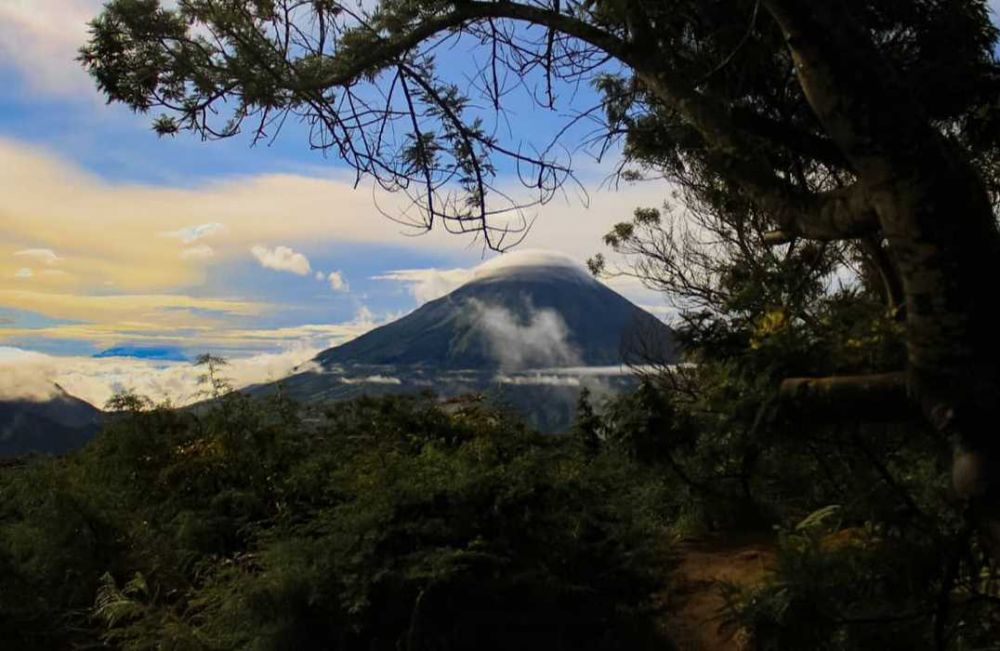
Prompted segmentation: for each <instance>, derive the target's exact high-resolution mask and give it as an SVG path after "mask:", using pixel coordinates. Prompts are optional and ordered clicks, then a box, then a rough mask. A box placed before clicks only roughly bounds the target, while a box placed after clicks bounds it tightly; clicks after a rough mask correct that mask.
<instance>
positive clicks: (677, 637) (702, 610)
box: [661, 535, 775, 651]
mask: <svg viewBox="0 0 1000 651" xmlns="http://www.w3.org/2000/svg"><path fill="white" fill-rule="evenodd" d="M675 560H676V563H677V565H676V567H675V568H674V569H673V571H672V572H671V577H670V580H669V583H668V585H667V587H666V589H665V590H664V592H663V593H662V595H661V599H662V601H661V603H662V605H663V606H664V608H665V610H666V613H667V617H666V625H667V630H668V631H669V634H670V637H671V638H672V639H673V641H674V642H675V644H676V645H677V649H678V651H748V650H749V649H751V648H752V646H751V640H750V639H749V636H748V635H747V634H746V632H745V631H742V630H740V629H739V628H738V627H736V626H735V625H734V624H733V623H732V622H729V621H727V618H726V613H725V599H724V597H723V591H722V588H721V586H722V584H724V583H730V584H735V585H739V586H751V585H753V584H756V583H759V582H760V581H762V580H763V579H764V578H766V577H767V575H768V574H769V573H770V572H771V570H772V568H773V567H774V563H775V549H774V543H773V541H771V540H770V539H768V538H766V537H764V536H746V535H744V536H727V537H725V538H721V537H720V538H708V539H699V540H689V541H685V542H682V543H680V544H679V545H678V547H677V550H676V559H675Z"/></svg>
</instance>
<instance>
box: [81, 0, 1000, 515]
mask: <svg viewBox="0 0 1000 651" xmlns="http://www.w3.org/2000/svg"><path fill="white" fill-rule="evenodd" d="M996 36H997V33H996V30H995V29H994V27H993V26H992V25H991V23H990V20H989V16H988V8H987V3H986V2H985V1H984V0H878V1H874V0H831V1H829V2H823V3H816V2H810V1H807V0H715V1H712V2H705V1H704V0H674V1H671V2H660V3H653V2H647V1H645V0H619V1H615V2H612V1H610V0H587V1H586V2H576V1H574V0H567V1H565V2H563V1H562V0H526V1H523V2H508V1H506V0H499V1H493V0H457V1H454V2H450V1H446V0H383V1H382V2H381V3H379V4H378V6H377V7H376V8H374V9H373V10H370V11H368V10H364V9H360V8H358V7H356V6H354V5H353V4H338V3H336V2H334V1H333V0H315V1H312V2H303V1H299V0H243V1H237V0H181V1H180V2H179V3H178V6H177V8H176V9H164V8H162V7H160V6H159V3H158V2H157V1H156V0H112V1H111V2H109V3H108V4H107V6H106V7H105V10H104V12H103V13H102V14H101V15H100V16H99V17H98V18H97V19H96V20H95V21H94V22H93V23H92V33H91V40H90V42H89V44H87V45H86V46H85V48H84V49H83V51H82V54H81V57H82V60H83V63H84V65H85V66H86V67H87V68H88V70H89V71H90V72H91V74H92V75H93V76H94V78H95V79H96V81H97V83H98V85H99V86H100V88H101V89H102V90H103V91H104V92H105V93H106V95H107V96H108V99H109V100H110V101H119V102H123V103H125V104H127V105H129V106H131V107H132V108H133V109H135V110H138V111H143V112H148V111H151V110H154V109H157V110H162V111H164V112H163V113H162V114H161V115H159V116H158V117H156V118H155V122H154V126H155V128H156V129H157V131H159V132H160V133H162V134H172V133H176V132H178V131H181V130H188V131H192V132H194V133H196V134H198V135H200V136H202V137H205V138H218V137H230V136H233V135H235V134H237V133H239V132H240V130H241V129H242V128H244V127H245V126H247V125H251V124H252V130H253V137H254V139H255V140H257V139H261V138H270V137H273V136H274V135H275V134H276V131H277V130H278V129H279V128H280V125H281V124H283V121H284V120H285V119H286V118H287V117H289V116H297V117H299V118H301V119H303V120H304V121H306V123H307V124H308V126H309V127H310V145H311V146H313V147H316V148H320V149H323V150H332V151H334V152H335V153H337V154H338V155H340V156H341V157H343V158H344V159H345V160H346V161H347V162H348V163H349V164H351V165H353V166H354V167H355V169H357V170H358V174H359V178H360V175H369V176H371V177H373V178H374V179H375V180H376V181H377V182H378V183H380V184H381V185H383V187H386V188H388V189H398V190H404V191H406V192H408V193H409V195H410V197H411V198H412V200H413V205H414V206H416V207H417V208H419V211H420V212H419V215H420V217H419V218H418V219H417V223H418V225H420V226H422V227H426V228H430V227H431V226H432V225H433V224H434V223H435V222H436V221H437V222H443V223H444V224H445V226H446V227H448V228H454V229H456V230H459V231H466V232H467V231H474V232H478V233H480V234H481V235H482V236H483V237H484V238H485V243H486V245H487V246H490V247H493V248H504V247H505V246H508V245H509V244H510V243H511V242H510V240H509V239H507V238H508V236H509V235H511V234H512V233H516V232H519V231H523V222H519V221H517V220H516V219H515V220H514V221H513V222H512V221H511V220H510V219H509V216H510V215H514V216H515V217H517V216H520V215H522V213H521V212H520V211H521V209H522V208H523V205H524V204H523V203H521V202H520V200H519V199H517V198H516V197H513V196H512V195H508V194H505V193H504V191H503V188H502V187H501V186H500V184H499V183H498V181H497V179H498V178H500V175H501V173H502V171H503V170H504V169H510V168H511V167H514V168H516V169H517V170H518V171H519V172H520V176H521V178H522V180H523V181H524V183H525V185H526V186H528V187H529V188H530V189H532V190H533V191H534V192H535V193H536V194H535V195H534V199H535V200H537V201H545V200H547V199H549V198H551V197H552V196H553V194H554V193H555V192H556V191H557V190H558V188H559V187H560V186H561V185H562V184H564V183H566V182H568V181H570V180H571V179H572V178H573V177H572V166H571V164H570V161H569V160H567V157H566V156H564V155H562V154H560V153H558V152H563V151H566V149H565V148H562V149H560V148H559V147H558V144H559V135H557V136H556V139H555V141H553V142H549V143H534V147H533V148H528V147H527V146H520V145H519V144H518V143H516V142H509V140H511V139H504V138H502V137H501V136H500V135H498V134H499V133H500V131H499V130H498V129H495V128H492V127H491V126H490V125H489V124H488V122H487V121H486V120H487V118H489V117H490V116H491V115H492V116H494V118H495V116H497V115H500V116H502V115H503V111H504V104H505V101H506V97H507V95H508V93H509V92H510V91H511V86H512V84H513V83H515V82H513V81H511V80H512V79H513V80H522V79H524V78H526V77H530V76H531V75H536V76H537V78H538V79H540V80H541V84H540V86H539V88H540V89H541V90H540V91H539V93H538V94H537V95H534V94H532V97H534V98H535V99H536V100H537V101H538V102H539V103H540V104H542V105H543V106H546V107H551V108H553V109H554V108H555V107H556V106H558V105H559V102H558V101H557V100H558V95H559V93H558V92H555V91H554V90H553V89H556V90H558V88H560V86H559V84H560V83H561V84H564V85H565V84H567V83H568V84H579V83H582V82H591V83H593V84H595V85H596V87H597V88H598V90H599V91H600V93H601V97H600V101H599V102H598V103H597V104H596V105H595V106H592V107H586V106H584V107H579V106H577V107H573V106H570V108H574V109H575V112H574V113H573V114H572V118H570V122H572V123H580V122H581V121H585V120H594V119H597V118H598V117H599V116H600V117H601V119H602V128H603V138H599V139H598V141H599V142H600V143H601V144H600V146H602V147H603V146H607V145H609V143H614V142H615V141H616V139H619V138H621V139H623V142H624V150H623V153H624V163H626V164H627V163H630V162H631V163H634V164H635V167H636V169H634V170H625V176H626V178H636V177H638V176H648V175H663V176H665V177H666V178H668V179H671V180H673V181H675V182H678V183H679V184H680V186H681V188H682V189H683V190H684V194H685V196H686V197H687V198H688V199H692V198H693V199H695V200H700V201H703V202H704V201H707V202H708V203H710V204H711V205H714V206H715V207H720V206H722V207H724V208H725V209H726V210H727V211H728V212H729V214H730V215H732V216H734V217H735V218H738V220H739V223H743V224H746V225H748V229H747V235H746V238H745V243H744V245H745V246H748V247H755V248H760V247H765V246H786V245H789V244H790V243H793V242H798V241H799V240H812V241H817V242H834V243H836V242H844V241H857V242H864V243H865V246H867V247H868V248H869V250H870V251H871V252H872V255H871V256H870V258H871V259H872V260H876V261H879V263H880V267H879V270H880V273H881V274H882V275H883V276H884V277H885V278H886V279H887V283H886V285H887V287H892V288H894V289H895V290H897V291H898V293H899V296H898V297H897V299H898V303H899V304H900V305H901V306H902V309H901V310H900V314H901V317H902V318H903V319H905V329H906V346H907V355H906V365H905V369H899V372H898V373H892V374H886V375H883V376H880V377H878V378H866V377H862V378H832V379H831V378H825V379H824V378H814V379H807V380H797V381H794V382H791V383H789V384H787V385H786V386H787V387H788V388H789V392H790V393H791V394H792V395H793V396H794V398H795V399H796V400H799V401H807V400H809V399H810V398H812V397H815V396H817V395H818V396H821V397H822V398H823V400H824V401H837V400H840V399H841V398H840V397H841V396H843V397H844V398H843V399H845V400H848V401H850V400H852V399H857V398H858V396H865V398H864V399H865V400H866V401H868V400H871V396H872V395H878V394H880V393H885V394H887V395H891V396H893V397H894V398H895V397H898V396H899V395H900V394H901V393H903V392H905V393H906V395H907V396H909V397H910V399H911V400H912V402H913V403H914V404H916V405H919V407H920V409H921V410H922V413H923V414H924V417H925V418H926V419H927V421H928V422H929V423H930V424H932V425H933V427H934V428H936V430H937V431H938V432H940V433H941V435H943V436H948V437H951V438H953V439H954V440H955V441H956V446H957V447H956V450H957V453H956V461H955V465H954V478H955V484H956V488H958V489H959V491H960V492H961V493H962V494H963V495H964V496H965V497H968V498H970V499H972V501H973V502H974V503H975V505H976V507H977V508H978V509H980V510H985V512H987V513H988V514H989V515H990V516H991V517H993V516H996V514H997V511H998V506H1000V499H998V498H997V495H998V493H1000V481H998V479H997V477H998V476H1000V473H998V472H997V470H996V466H997V464H998V463H1000V449H998V448H1000V443H998V439H997V437H996V436H995V435H994V434H993V433H992V425H991V424H992V423H994V422H996V421H997V417H998V416H1000V413H998V412H1000V339H998V338H997V337H996V336H995V334H994V332H993V322H992V319H991V307H992V306H991V305H990V302H989V301H988V300H985V297H984V296H983V288H984V284H985V283H987V282H989V280H990V279H992V278H994V277H995V271H996V262H995V260H996V259H997V255H998V254H1000V232H998V229H997V222H996V216H995V206H996V202H997V196H998V188H1000V184H998V180H1000V178H998V175H997V169H998V162H1000V156H998V154H1000V148H998V143H1000V129H998V128H997V121H998V118H1000V111H998V106H997V102H996V97H997V89H998V82H1000V74H998V73H1000V68H998V66H997V62H996V60H995V58H994V56H993V53H992V48H993V46H994V43H995V40H996ZM475 42H478V43H481V47H480V48H479V51H481V52H482V53H483V55H484V56H485V62H484V63H483V64H482V66H481V68H480V69H479V70H478V74H476V75H474V76H473V77H472V81H471V82H470V83H468V84H467V85H468V86H469V88H468V89H464V88H460V87H459V86H458V85H457V84H456V83H454V82H449V81H447V80H446V77H447V76H448V74H449V73H455V72H456V71H455V70H454V68H453V67H451V66H448V65H436V64H435V60H434V56H433V55H434V54H435V53H436V52H438V51H440V49H441V48H442V47H446V46H448V45H454V44H461V43H475ZM456 76H460V75H456ZM563 87H564V86H563ZM476 94H478V96H479V98H481V99H485V101H486V104H487V108H486V109H483V108H481V107H477V106H476V105H475V104H474V103H473V97H472V96H473V95H476ZM567 95H569V96H570V97H572V96H573V95H572V94H570V93H567ZM226 110H229V111H231V113H229V114H228V115H227V116H222V117H220V113H221V112H222V111H226ZM219 120H221V122H220V121H219ZM562 133H569V132H568V131H566V132H560V134H562ZM504 165H506V167H503V166H504ZM505 214H506V215H507V217H505V216H504V215H505ZM749 226H755V227H757V228H753V229H751V228H749ZM757 230H766V231H767V232H766V234H765V235H763V236H761V237H757V236H756V235H755V233H756V231H757Z"/></svg>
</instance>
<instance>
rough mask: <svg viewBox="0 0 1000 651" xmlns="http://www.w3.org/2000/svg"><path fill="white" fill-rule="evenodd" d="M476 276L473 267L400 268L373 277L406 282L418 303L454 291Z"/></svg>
mask: <svg viewBox="0 0 1000 651" xmlns="http://www.w3.org/2000/svg"><path fill="white" fill-rule="evenodd" d="M474 276H475V272H474V270H472V269H398V270H396V271H390V272H388V273H384V274H380V275H378V276H374V278H373V279H374V280H396V281H399V282H402V283H406V285H407V288H408V289H409V291H410V294H412V295H413V298H415V299H416V300H417V302H418V303H427V302H428V301H433V300H434V299H436V298H440V297H442V296H444V295H446V294H449V293H451V292H453V291H454V290H456V289H458V288H459V287H461V286H462V285H464V284H465V283H467V282H469V281H470V280H472V279H473V277H474Z"/></svg>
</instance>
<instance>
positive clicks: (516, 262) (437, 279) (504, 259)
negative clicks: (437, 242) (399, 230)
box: [373, 249, 589, 303]
mask: <svg viewBox="0 0 1000 651" xmlns="http://www.w3.org/2000/svg"><path fill="white" fill-rule="evenodd" d="M534 266H547V267H556V268H559V269H565V270H568V271H570V272H572V273H575V274H579V275H581V276H587V277H589V273H588V272H587V271H586V270H585V269H584V267H583V264H582V263H580V262H579V261H577V260H576V259H574V258H573V257H572V256H569V255H566V254H565V253H560V252H558V251H548V250H543V249H523V250H520V249H519V250H515V251H511V252H510V253H504V254H498V255H494V256H493V257H492V258H490V259H489V260H486V261H485V262H482V263H480V264H479V265H478V266H476V267H472V268H467V269H463V268H457V269H433V268H432V269H398V270H395V271H389V272H386V273H384V274H380V275H378V276H374V277H373V279H374V280H395V281H399V282H402V283H405V284H406V285H407V287H408V289H409V290H410V294H412V295H413V298H415V299H416V300H417V302H418V303H426V302H428V301H432V300H434V299H436V298H440V297H442V296H444V295H446V294H449V293H451V292H453V291H454V290H456V289H458V288H459V287H461V286H462V285H464V284H465V283H467V282H469V281H471V280H476V279H478V278H488V277H491V276H499V275H503V274H505V273H508V272H509V271H511V270H514V269H520V268H523V267H534Z"/></svg>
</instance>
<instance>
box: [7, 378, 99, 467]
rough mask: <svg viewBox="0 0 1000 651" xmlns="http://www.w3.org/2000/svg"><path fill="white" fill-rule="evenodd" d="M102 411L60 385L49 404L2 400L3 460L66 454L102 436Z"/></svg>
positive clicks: (47, 400)
mask: <svg viewBox="0 0 1000 651" xmlns="http://www.w3.org/2000/svg"><path fill="white" fill-rule="evenodd" d="M100 426H101V411H100V410H99V409H97V408H96V407H94V406H93V405H91V404H90V403H88V402H86V401H84V400H80V399H79V398H76V397H74V396H71V395H70V394H68V393H66V391H64V390H63V389H62V387H60V386H59V385H56V386H55V393H54V395H53V396H52V397H50V398H48V399H46V400H28V399H16V400H0V457H13V456H18V455H22V454H28V453H31V452H37V453H44V454H62V453H64V452H68V451H70V450H74V449H76V448H79V447H82V446H83V445H84V444H85V443H86V442H87V441H89V440H90V439H91V438H93V436H94V435H95V434H96V433H97V432H98V430H99V429H100Z"/></svg>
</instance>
